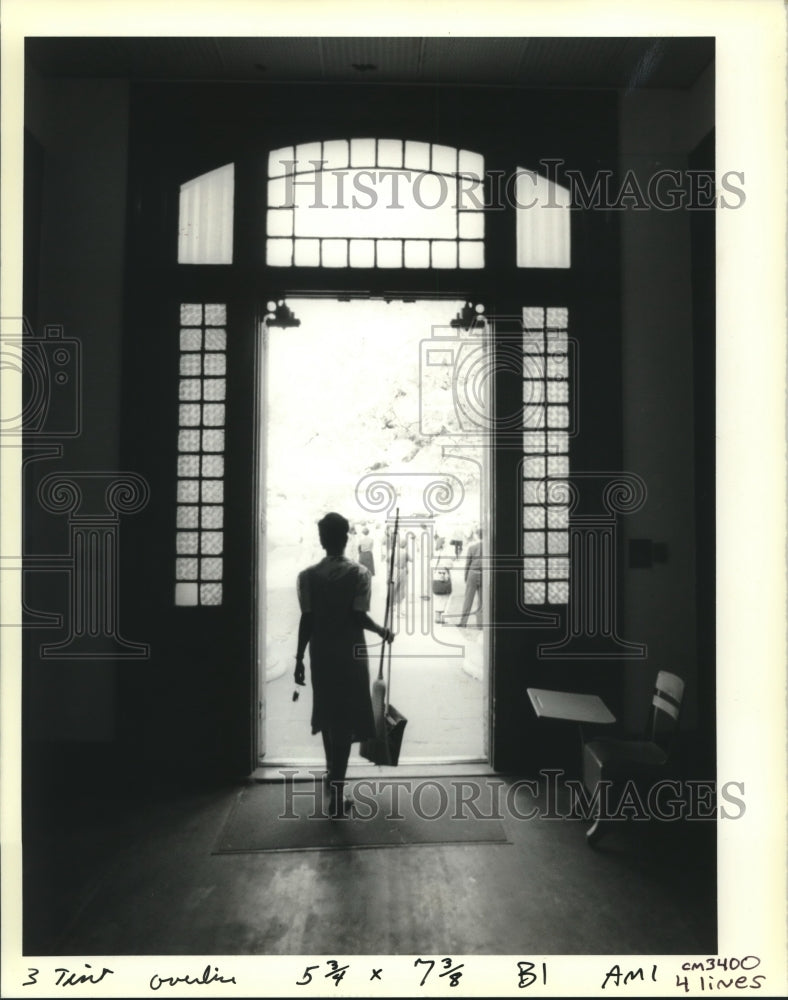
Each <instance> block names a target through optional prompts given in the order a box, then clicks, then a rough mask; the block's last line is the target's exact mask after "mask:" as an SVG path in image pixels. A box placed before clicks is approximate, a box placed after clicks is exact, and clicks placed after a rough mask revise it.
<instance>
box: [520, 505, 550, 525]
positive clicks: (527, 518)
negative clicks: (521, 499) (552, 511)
mask: <svg viewBox="0 0 788 1000" xmlns="http://www.w3.org/2000/svg"><path fill="white" fill-rule="evenodd" d="M544 514H545V512H544V507H535V506H534V507H524V508H523V526H524V527H526V528H544Z"/></svg>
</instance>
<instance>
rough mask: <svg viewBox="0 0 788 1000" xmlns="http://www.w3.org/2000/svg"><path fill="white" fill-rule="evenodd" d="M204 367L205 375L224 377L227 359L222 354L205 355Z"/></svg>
mask: <svg viewBox="0 0 788 1000" xmlns="http://www.w3.org/2000/svg"><path fill="white" fill-rule="evenodd" d="M204 367H205V374H206V375H224V374H225V371H226V369H227V359H226V358H225V356H224V354H219V353H217V354H206V355H205V358H204ZM222 398H224V397H222Z"/></svg>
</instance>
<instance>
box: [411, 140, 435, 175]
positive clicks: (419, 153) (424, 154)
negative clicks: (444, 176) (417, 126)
mask: <svg viewBox="0 0 788 1000" xmlns="http://www.w3.org/2000/svg"><path fill="white" fill-rule="evenodd" d="M405 167H406V168H407V169H408V170H429V169H430V147H429V143H426V142H413V141H411V140H410V139H408V140H407V142H406V143H405Z"/></svg>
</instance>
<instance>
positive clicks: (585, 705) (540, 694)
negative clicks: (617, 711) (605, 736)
mask: <svg viewBox="0 0 788 1000" xmlns="http://www.w3.org/2000/svg"><path fill="white" fill-rule="evenodd" d="M527 690H528V697H529V698H530V699H531V704H532V705H533V707H534V711H535V712H536V714H537V715H538V716H539V718H548V719H565V720H566V721H567V722H591V723H599V724H607V723H610V722H615V721H616V717H615V715H613V713H612V712H611V711H610V709H609V708H608V707H607V705H606V704H605V703H604V702H603V701H602V699H601V698H600V697H599V696H598V695H596V694H578V693H576V692H574V691H547V690H545V689H544V688H528V689H527Z"/></svg>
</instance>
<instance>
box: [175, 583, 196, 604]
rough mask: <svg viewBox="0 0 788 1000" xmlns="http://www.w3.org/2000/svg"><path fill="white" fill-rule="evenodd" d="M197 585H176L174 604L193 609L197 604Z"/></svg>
mask: <svg viewBox="0 0 788 1000" xmlns="http://www.w3.org/2000/svg"><path fill="white" fill-rule="evenodd" d="M197 597H198V591H197V584H196V583H176V584H175V604H176V605H178V606H180V607H193V606H194V605H196V604H197Z"/></svg>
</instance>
